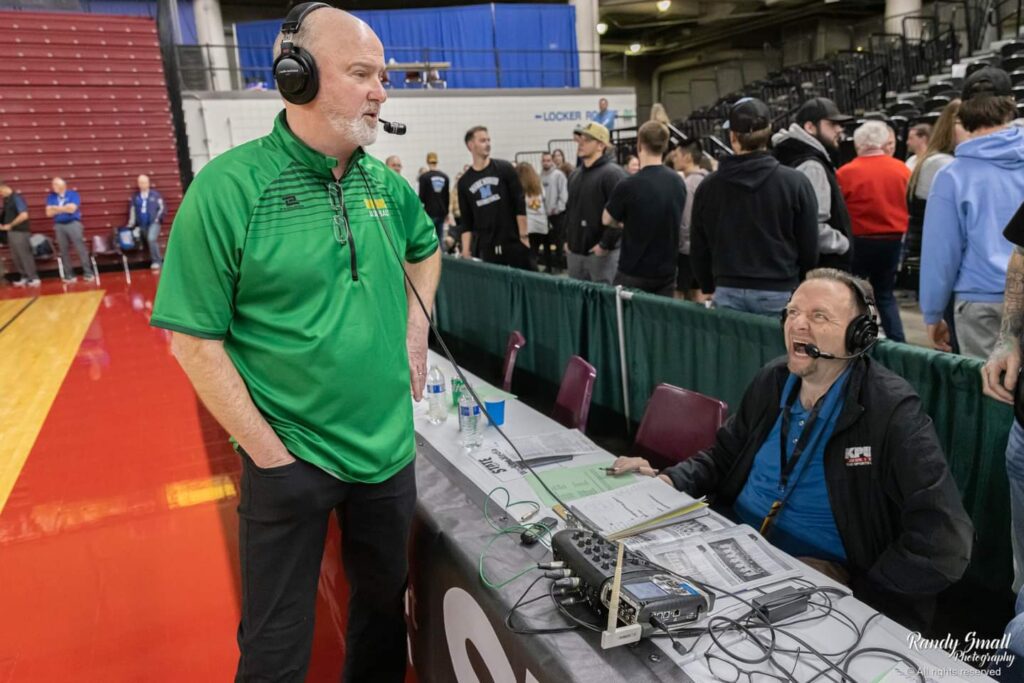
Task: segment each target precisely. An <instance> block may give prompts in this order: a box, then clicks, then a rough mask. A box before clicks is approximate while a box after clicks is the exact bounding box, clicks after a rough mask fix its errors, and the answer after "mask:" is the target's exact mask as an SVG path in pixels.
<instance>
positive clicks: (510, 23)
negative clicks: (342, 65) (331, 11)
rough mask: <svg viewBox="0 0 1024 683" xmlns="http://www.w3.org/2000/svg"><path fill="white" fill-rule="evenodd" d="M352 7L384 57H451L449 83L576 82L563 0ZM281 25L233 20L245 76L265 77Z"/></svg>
mask: <svg viewBox="0 0 1024 683" xmlns="http://www.w3.org/2000/svg"><path fill="white" fill-rule="evenodd" d="M354 14H355V15H356V16H358V17H359V18H360V19H362V20H363V21H365V22H366V23H367V24H369V25H370V27H371V28H373V30H374V31H375V32H376V33H377V35H378V36H380V39H381V42H383V43H384V55H385V58H386V59H387V60H388V61H391V60H394V61H396V62H422V61H432V62H450V63H451V65H452V70H451V71H442V72H441V73H440V75H441V78H442V79H444V80H445V81H447V83H448V87H449V88H496V87H503V88H542V87H549V88H550V87H570V86H576V85H578V84H579V68H578V67H579V57H578V55H577V53H576V13H575V8H574V7H571V6H568V5H514V6H505V5H471V6H468V7H443V8H435V9H405V10H376V11H365V12H354ZM280 27H281V22H280V21H277V20H274V21H253V22H246V23H241V24H237V25H236V27H235V30H236V33H237V35H238V52H239V59H240V61H241V66H242V69H243V77H244V79H245V81H246V82H247V83H252V82H258V81H262V82H264V83H266V84H267V86H268V87H269V86H271V85H272V78H271V74H270V66H271V64H272V62H273V60H272V59H271V46H272V45H273V44H274V39H275V38H276V37H277V33H278V30H279V29H280ZM499 68H500V74H499ZM391 86H392V87H394V88H403V87H405V74H404V73H403V72H392V73H391Z"/></svg>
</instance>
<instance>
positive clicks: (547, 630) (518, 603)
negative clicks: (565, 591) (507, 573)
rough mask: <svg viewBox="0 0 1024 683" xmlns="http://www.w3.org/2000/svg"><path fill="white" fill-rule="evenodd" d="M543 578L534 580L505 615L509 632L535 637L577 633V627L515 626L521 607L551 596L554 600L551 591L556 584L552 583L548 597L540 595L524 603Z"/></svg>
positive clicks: (539, 577)
mask: <svg viewBox="0 0 1024 683" xmlns="http://www.w3.org/2000/svg"><path fill="white" fill-rule="evenodd" d="M543 578H544V577H543V576H538V577H537V578H536V579H534V580H533V581H532V582H531V583H530V585H529V586H527V587H526V590H525V591H523V594H522V595H520V596H519V599H518V600H516V601H515V604H513V605H512V607H511V608H510V609H509V611H508V612H507V613H506V614H505V626H506V627H507V628H508V630H510V631H512V632H513V633H518V634H519V635H526V636H533V635H541V634H546V633H566V632H568V631H575V630H576V629H577V627H576V626H559V627H553V628H520V627H517V626H515V625H513V623H512V617H513V616H514V615H515V613H516V610H517V609H519V608H520V607H524V606H526V605H528V604H530V603H532V602H536V601H537V600H542V599H544V598H546V597H548V596H549V595H551V596H552V598H553V595H552V593H551V591H553V590H554V582H553V581H552V582H551V588H550V590H549V591H548V595H539V596H537V597H535V598H531V599H530V600H527V601H526V602H523V599H524V598H525V597H526V596H527V595H528V594H529V592H530V591H531V590H533V587H534V586H536V585H537V582H538V581H540V580H541V579H543Z"/></svg>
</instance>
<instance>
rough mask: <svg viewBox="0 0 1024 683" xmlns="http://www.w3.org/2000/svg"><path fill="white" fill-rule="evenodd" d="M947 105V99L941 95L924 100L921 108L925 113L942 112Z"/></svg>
mask: <svg viewBox="0 0 1024 683" xmlns="http://www.w3.org/2000/svg"><path fill="white" fill-rule="evenodd" d="M947 104H949V98H948V97H946V96H945V95H941V96H939V97H932V98H929V99H927V100H925V101H924V104H923V105H921V108H922V109H924V110H925V111H942V110H943V109H945V108H946V105H947Z"/></svg>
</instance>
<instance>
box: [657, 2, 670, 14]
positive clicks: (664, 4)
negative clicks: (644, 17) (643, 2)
mask: <svg viewBox="0 0 1024 683" xmlns="http://www.w3.org/2000/svg"><path fill="white" fill-rule="evenodd" d="M657 6H658V11H659V12H667V11H668V8H669V7H671V6H672V0H658V3H657Z"/></svg>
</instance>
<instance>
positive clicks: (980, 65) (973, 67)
mask: <svg viewBox="0 0 1024 683" xmlns="http://www.w3.org/2000/svg"><path fill="white" fill-rule="evenodd" d="M986 66H992V65H991V64H990V63H989V62H987V61H985V60H979V61H977V62H971V63H970V64H968V65H967V73H966V75H967V76H970V75H971V74H972V73H974V72H975V71H978V70H979V69H984V68H985V67H986Z"/></svg>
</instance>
